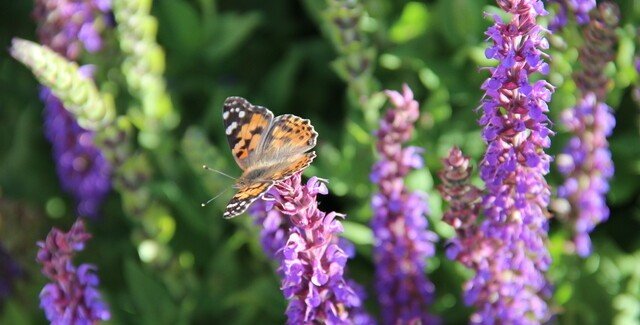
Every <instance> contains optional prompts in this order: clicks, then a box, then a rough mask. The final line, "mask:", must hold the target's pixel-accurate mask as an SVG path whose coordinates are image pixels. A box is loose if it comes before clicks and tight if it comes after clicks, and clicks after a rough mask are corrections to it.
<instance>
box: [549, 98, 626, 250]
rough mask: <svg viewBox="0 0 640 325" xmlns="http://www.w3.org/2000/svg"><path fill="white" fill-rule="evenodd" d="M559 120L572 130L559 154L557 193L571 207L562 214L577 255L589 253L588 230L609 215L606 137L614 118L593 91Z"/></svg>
mask: <svg viewBox="0 0 640 325" xmlns="http://www.w3.org/2000/svg"><path fill="white" fill-rule="evenodd" d="M562 123H563V124H564V125H565V126H566V127H567V128H568V129H569V130H570V131H571V132H573V133H574V134H576V135H575V136H574V137H572V138H571V139H570V140H569V143H568V144H567V146H566V147H565V149H564V152H563V153H562V154H560V155H558V169H559V170H560V172H561V173H562V174H563V175H565V177H566V180H565V182H564V184H563V185H562V186H560V187H558V196H559V197H560V198H563V199H565V200H567V201H568V202H569V204H570V207H571V209H570V211H568V213H567V215H565V216H563V217H564V218H566V219H567V222H569V223H570V224H571V225H572V228H573V231H574V244H575V249H576V252H577V253H578V255H580V256H587V255H589V254H590V253H591V240H590V239H589V232H591V231H592V230H593V228H594V227H595V226H596V225H597V224H599V223H601V222H603V221H605V220H606V219H607V218H608V217H609V208H608V207H607V203H606V193H607V192H608V191H609V182H608V181H609V178H611V176H613V161H612V160H611V152H610V151H609V143H608V142H607V137H608V136H609V135H611V132H612V131H613V127H614V126H615V123H616V120H615V118H614V117H613V114H612V112H611V108H610V107H609V106H607V104H605V103H601V102H598V101H597V99H596V97H595V95H594V94H593V93H589V94H587V96H586V97H585V98H583V99H582V100H581V101H580V103H578V105H576V106H575V107H573V108H571V109H569V110H566V111H565V112H563V114H562Z"/></svg>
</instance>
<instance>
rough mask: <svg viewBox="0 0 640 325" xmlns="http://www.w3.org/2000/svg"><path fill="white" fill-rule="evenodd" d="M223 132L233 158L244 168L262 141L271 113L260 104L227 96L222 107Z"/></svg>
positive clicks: (269, 122)
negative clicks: (256, 104) (252, 103)
mask: <svg viewBox="0 0 640 325" xmlns="http://www.w3.org/2000/svg"><path fill="white" fill-rule="evenodd" d="M222 119H223V121H224V127H225V134H226V135H227V141H228V142H229V147H230V148H231V153H232V154H233V158H234V159H235V160H236V162H237V163H238V165H239V166H240V168H242V169H246V168H247V165H248V164H249V163H248V160H247V159H248V158H249V157H251V155H252V153H253V152H254V151H256V150H257V148H258V147H259V146H260V144H261V143H262V139H263V138H264V135H265V134H266V133H267V130H268V129H269V126H270V125H271V121H272V120H273V113H271V111H269V110H268V109H266V108H265V107H262V106H254V105H251V103H249V101H247V100H246V99H244V98H241V97H229V98H227V100H225V102H224V107H223V109H222Z"/></svg>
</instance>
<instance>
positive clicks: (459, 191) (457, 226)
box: [438, 147, 487, 268]
mask: <svg viewBox="0 0 640 325" xmlns="http://www.w3.org/2000/svg"><path fill="white" fill-rule="evenodd" d="M442 162H443V169H442V170H441V171H440V173H438V176H439V177H440V180H441V181H442V184H440V186H438V191H439V192H440V194H441V195H442V198H443V199H444V200H445V201H447V202H449V209H448V210H447V211H446V212H445V213H444V216H443V218H442V219H443V221H444V222H446V223H447V224H449V225H450V226H451V227H453V229H454V230H455V231H456V236H455V237H454V238H452V239H451V241H450V242H449V246H448V248H447V256H448V257H449V258H451V259H455V260H458V261H459V262H461V263H462V264H463V265H465V266H466V267H469V268H476V265H477V263H480V261H481V260H482V258H483V257H486V256H487V255H486V254H480V253H479V252H478V248H479V247H483V244H484V242H485V238H484V236H481V234H480V230H479V229H478V222H477V221H478V216H479V214H480V208H481V207H480V201H481V198H480V197H481V195H482V191H481V190H480V189H479V188H477V187H475V186H474V185H472V184H471V183H470V181H469V178H470V177H471V170H472V168H471V165H470V162H469V157H465V156H464V155H463V154H462V151H461V150H460V149H458V148H456V147H454V148H452V149H451V150H450V151H449V156H447V157H446V158H445V159H443V160H442ZM481 251H486V250H482V249H481Z"/></svg>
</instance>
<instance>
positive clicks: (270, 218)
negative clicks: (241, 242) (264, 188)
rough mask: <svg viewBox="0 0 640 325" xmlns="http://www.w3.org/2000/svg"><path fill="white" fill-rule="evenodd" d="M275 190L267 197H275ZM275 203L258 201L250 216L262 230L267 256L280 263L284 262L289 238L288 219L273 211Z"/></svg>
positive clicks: (263, 245)
mask: <svg viewBox="0 0 640 325" xmlns="http://www.w3.org/2000/svg"><path fill="white" fill-rule="evenodd" d="M276 193H277V191H276V190H275V189H272V190H270V192H268V193H267V194H265V196H273V195H275V194H276ZM273 203H274V202H273V201H271V200H258V201H256V202H254V203H253V204H252V205H251V207H250V208H249V214H250V215H251V216H253V218H254V221H255V223H256V225H258V226H259V228H260V243H261V244H262V248H263V250H264V252H265V253H266V254H267V256H268V257H269V258H271V259H274V260H276V261H278V262H280V261H281V260H282V248H283V247H284V244H285V243H286V242H287V238H288V237H289V227H290V226H291V225H290V224H289V222H288V218H286V217H285V216H283V215H282V213H280V211H278V210H276V209H273Z"/></svg>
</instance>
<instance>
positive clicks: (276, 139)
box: [264, 114, 318, 155]
mask: <svg viewBox="0 0 640 325" xmlns="http://www.w3.org/2000/svg"><path fill="white" fill-rule="evenodd" d="M317 137H318V133H317V132H316V131H315V130H314V128H313V125H311V122H310V121H309V120H307V119H303V118H300V117H298V116H295V115H291V114H284V115H280V116H278V117H276V118H275V120H273V125H272V126H271V128H270V129H269V133H267V135H266V139H265V143H264V147H265V148H264V151H265V152H266V153H267V154H271V155H273V153H274V152H283V151H284V152H285V154H298V153H303V152H305V151H307V150H309V149H311V148H313V147H314V146H315V145H316V139H317Z"/></svg>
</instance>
